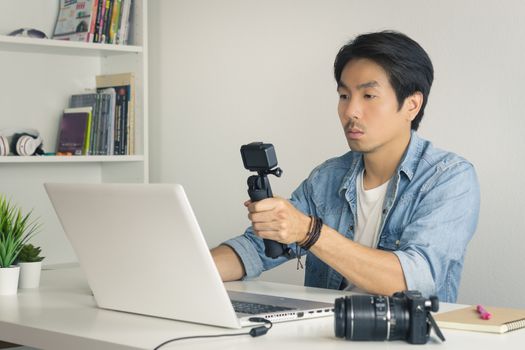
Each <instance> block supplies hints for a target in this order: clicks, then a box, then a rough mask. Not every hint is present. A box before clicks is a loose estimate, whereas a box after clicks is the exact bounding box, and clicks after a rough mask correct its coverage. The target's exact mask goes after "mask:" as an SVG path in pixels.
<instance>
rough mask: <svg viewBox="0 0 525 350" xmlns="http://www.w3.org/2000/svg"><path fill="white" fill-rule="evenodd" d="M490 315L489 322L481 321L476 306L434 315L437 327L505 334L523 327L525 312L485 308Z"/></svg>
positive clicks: (524, 324)
mask: <svg viewBox="0 0 525 350" xmlns="http://www.w3.org/2000/svg"><path fill="white" fill-rule="evenodd" d="M486 310H487V311H488V312H490V313H491V314H492V317H491V318H490V319H489V320H483V319H481V317H480V315H479V313H478V312H477V310H476V306H469V307H466V308H462V309H458V310H454V311H448V312H443V313H439V314H437V315H434V319H435V320H436V321H437V323H438V325H439V327H443V328H451V329H462V330H466V331H477V332H491V333H505V332H509V331H513V330H515V329H520V328H524V327H525V310H520V309H509V308H501V307H486Z"/></svg>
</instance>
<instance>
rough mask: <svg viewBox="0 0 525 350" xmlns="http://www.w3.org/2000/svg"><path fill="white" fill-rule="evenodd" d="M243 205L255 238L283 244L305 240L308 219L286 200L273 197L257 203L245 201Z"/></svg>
mask: <svg viewBox="0 0 525 350" xmlns="http://www.w3.org/2000/svg"><path fill="white" fill-rule="evenodd" d="M244 205H245V206H246V207H247V208H248V211H249V214H248V218H249V219H250V221H251V222H252V227H253V231H254V232H255V234H256V235H257V236H259V237H261V238H266V239H271V240H274V241H277V242H281V243H284V244H290V243H295V242H302V241H303V240H304V239H305V238H306V234H307V233H308V230H309V228H310V221H311V219H310V217H308V216H306V215H304V214H303V213H301V212H300V211H299V210H297V209H296V208H295V207H294V206H293V205H292V204H291V203H290V202H289V201H287V200H286V199H284V198H280V197H273V198H266V199H263V200H260V201H257V202H252V201H247V202H245V203H244Z"/></svg>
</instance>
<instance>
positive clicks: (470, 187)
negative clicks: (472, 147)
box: [394, 161, 480, 302]
mask: <svg viewBox="0 0 525 350" xmlns="http://www.w3.org/2000/svg"><path fill="white" fill-rule="evenodd" d="M421 191H422V192H423V196H421V201H420V203H418V204H417V209H416V210H415V211H414V213H413V217H412V220H411V221H410V224H408V225H407V226H406V227H405V228H404V230H403V232H402V234H401V237H400V240H399V242H398V244H399V247H398V250H396V251H394V254H396V255H397V257H398V259H399V261H400V263H401V267H402V269H403V273H404V276H405V281H406V284H407V288H408V289H409V290H419V291H420V292H421V293H422V294H423V295H424V296H427V297H428V296H430V295H433V294H437V295H439V296H440V299H441V300H442V301H447V302H455V301H456V298H457V289H458V287H459V281H460V277H461V270H462V267H463V259H464V255H465V251H466V248H467V245H468V243H469V241H470V239H471V238H472V236H473V234H474V232H475V230H476V226H477V222H478V216H479V205H480V193H479V183H478V179H477V176H476V173H475V170H474V167H473V166H472V165H471V164H470V163H468V162H466V161H463V162H457V163H454V164H450V165H448V166H447V167H443V168H441V169H439V171H437V172H436V174H435V176H433V177H431V178H430V179H429V180H428V181H427V182H426V183H425V184H424V186H423V187H422V188H421Z"/></svg>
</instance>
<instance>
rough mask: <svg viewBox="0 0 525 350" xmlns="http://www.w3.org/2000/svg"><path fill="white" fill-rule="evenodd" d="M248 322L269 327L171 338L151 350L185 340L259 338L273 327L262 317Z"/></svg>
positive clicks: (252, 318)
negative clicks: (241, 336) (241, 331)
mask: <svg viewBox="0 0 525 350" xmlns="http://www.w3.org/2000/svg"><path fill="white" fill-rule="evenodd" d="M248 320H249V321H250V322H264V324H269V325H270V326H269V327H266V326H259V327H253V328H252V329H250V331H249V332H246V333H232V334H210V335H193V336H189V337H181V338H173V339H170V340H166V341H165V342H164V343H162V344H160V345H157V346H156V347H155V348H154V349H153V350H157V349H160V348H161V347H162V346H164V345H166V344H169V343H172V342H175V341H179V340H186V339H196V338H216V337H234V336H238V335H251V336H252V337H259V336H261V335H265V334H266V333H268V331H269V330H270V328H272V327H273V323H272V322H271V321H270V320H267V319H265V318H262V317H251V318H249V319H248Z"/></svg>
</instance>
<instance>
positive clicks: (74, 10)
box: [53, 0, 96, 41]
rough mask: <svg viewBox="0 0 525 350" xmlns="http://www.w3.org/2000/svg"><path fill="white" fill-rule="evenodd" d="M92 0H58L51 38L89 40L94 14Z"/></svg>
mask: <svg viewBox="0 0 525 350" xmlns="http://www.w3.org/2000/svg"><path fill="white" fill-rule="evenodd" d="M93 1H94V0H60V9H59V12H58V17H57V21H56V24H55V30H54V31H53V39H59V40H71V41H89V39H90V30H91V26H92V22H93V17H94V16H96V12H95V10H96V8H95V7H94V6H93Z"/></svg>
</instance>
